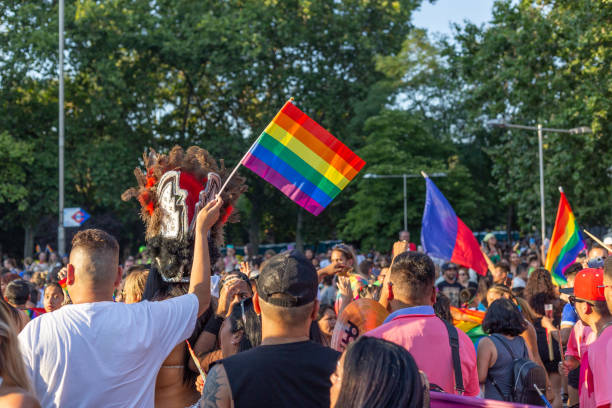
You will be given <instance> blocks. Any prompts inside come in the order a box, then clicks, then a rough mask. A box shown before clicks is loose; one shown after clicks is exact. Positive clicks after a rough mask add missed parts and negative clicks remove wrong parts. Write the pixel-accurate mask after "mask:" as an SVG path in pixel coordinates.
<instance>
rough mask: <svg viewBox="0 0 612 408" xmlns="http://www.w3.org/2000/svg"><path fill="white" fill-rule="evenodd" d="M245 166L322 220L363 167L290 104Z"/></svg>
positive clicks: (339, 144) (333, 139) (258, 141)
mask: <svg viewBox="0 0 612 408" xmlns="http://www.w3.org/2000/svg"><path fill="white" fill-rule="evenodd" d="M241 164H242V165H244V166H245V167H247V168H249V169H250V170H252V171H253V172H255V173H256V174H257V175H259V176H260V177H262V178H263V179H264V180H266V181H267V182H269V183H271V184H272V185H273V186H274V187H276V188H278V189H279V190H280V191H281V192H282V193H283V194H285V195H286V196H287V197H289V198H290V199H291V200H293V201H294V202H295V203H297V204H298V205H300V206H302V207H304V208H305V209H306V210H307V211H309V212H310V213H312V214H314V215H319V214H320V213H321V211H323V210H324V209H325V207H327V205H328V204H329V203H330V202H331V201H332V200H333V199H334V198H335V197H336V196H337V195H338V194H339V193H340V191H342V189H344V187H346V185H347V184H348V183H349V182H350V181H351V180H352V179H353V178H354V177H355V176H356V175H357V173H358V172H359V171H360V170H361V169H362V168H363V166H364V165H365V162H364V161H363V160H362V159H361V158H360V157H359V156H357V155H356V154H355V153H353V151H351V150H350V149H349V148H348V147H346V146H345V145H344V144H343V143H342V142H341V141H339V140H338V139H336V138H335V137H334V136H333V135H332V134H331V133H329V132H328V131H327V130H325V129H324V128H323V127H322V126H321V125H319V124H318V123H317V122H315V121H314V120H312V119H311V118H310V117H308V115H306V114H305V113H304V112H302V111H301V110H300V109H298V108H297V107H296V106H295V105H294V104H293V103H292V102H291V100H289V101H287V103H286V104H285V106H283V108H282V109H281V110H280V111H279V112H278V113H277V114H276V116H275V117H274V119H273V120H272V122H270V124H269V125H268V126H267V127H266V129H265V130H264V131H263V132H262V133H261V135H260V136H259V138H258V139H257V141H256V142H255V143H254V144H253V146H252V147H251V148H250V149H249V151H248V152H247V154H246V155H245V156H244V158H243V159H242V161H241Z"/></svg>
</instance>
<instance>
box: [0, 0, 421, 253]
mask: <svg viewBox="0 0 612 408" xmlns="http://www.w3.org/2000/svg"><path fill="white" fill-rule="evenodd" d="M419 3H420V1H418V0H402V1H386V0H377V1H363V0H348V1H343V2H337V1H333V0H324V1H306V0H300V1H298V0H291V1H274V0H258V1H243V0H228V1H218V0H214V1H212V0H209V1H198V2H193V1H183V0H181V1H175V0H173V1H168V0H161V1H155V2H150V1H145V0H137V1H133V0H129V1H128V0H112V1H104V2H100V1H93V0H78V1H75V2H68V3H67V4H66V13H65V15H66V23H65V24H66V30H65V31H66V157H67V166H66V178H67V181H66V194H67V199H66V202H67V205H82V206H84V207H86V208H87V209H88V210H90V211H91V212H92V213H93V214H94V215H96V214H112V215H113V216H114V217H116V218H118V219H119V220H121V222H122V223H124V224H125V225H126V227H127V228H125V231H123V232H122V234H125V235H126V237H127V238H130V239H134V238H137V237H138V235H139V234H134V232H133V231H136V230H137V229H138V227H137V220H136V213H137V208H136V207H137V205H136V204H135V203H129V204H122V203H121V202H120V200H119V196H120V194H121V192H122V191H123V190H124V189H125V188H127V187H129V186H131V185H133V184H134V180H133V177H132V171H131V170H132V168H133V167H135V166H136V165H138V164H139V162H138V161H137V158H138V157H139V156H140V154H141V153H142V152H143V150H144V149H145V148H147V147H153V148H155V149H157V150H161V151H164V150H167V149H169V148H170V147H171V146H173V145H174V144H180V145H183V146H188V145H191V144H198V145H201V146H203V147H205V148H207V149H208V150H209V151H211V153H212V154H213V155H214V156H215V157H223V158H225V159H226V160H227V164H228V165H230V166H231V165H234V164H235V163H236V162H237V161H238V160H239V158H240V157H241V155H242V154H243V153H244V151H245V150H246V149H247V147H248V146H249V144H250V143H251V142H252V141H253V140H254V138H255V137H256V136H257V135H258V134H259V132H261V130H262V129H263V128H264V127H265V125H266V124H267V122H268V121H269V120H270V119H271V118H272V117H273V115H274V114H275V113H276V111H277V110H278V109H279V108H280V107H281V106H282V104H283V103H284V102H285V101H286V100H287V99H288V98H289V97H290V96H293V97H295V98H296V101H297V103H298V105H299V106H300V107H302V108H303V109H304V110H305V111H306V112H307V113H308V114H310V115H311V116H312V117H313V118H314V119H315V120H317V121H319V122H320V123H321V124H322V125H324V126H325V127H327V128H328V129H330V131H332V133H334V134H335V135H336V136H337V137H338V138H340V139H341V140H343V141H344V142H346V143H347V144H348V145H350V146H351V147H359V146H360V145H361V144H362V143H363V138H362V137H361V136H360V135H361V133H360V132H359V131H360V130H361V127H362V125H363V122H364V121H365V119H366V118H367V117H368V116H369V115H370V114H372V112H377V111H378V110H379V109H380V107H381V106H382V104H383V103H384V102H385V99H384V98H381V97H376V96H375V95H374V96H373V94H376V93H377V92H378V91H377V92H373V90H372V88H373V86H375V85H376V84H377V83H378V81H379V80H380V79H381V78H382V77H383V75H382V74H381V73H379V72H377V71H376V70H375V61H374V56H375V55H378V54H384V53H393V52H396V51H398V50H399V48H400V46H401V42H402V41H403V38H404V37H405V36H406V34H407V33H408V32H409V30H410V28H411V27H410V22H409V21H410V14H411V12H412V11H413V10H414V9H415V8H416V7H417V6H418V5H419ZM57 12H58V10H57V3H56V2H49V1H46V2H5V3H2V4H1V5H0V15H1V16H2V17H0V26H2V27H4V28H5V29H6V31H5V32H4V33H3V35H2V36H3V38H2V39H3V40H6V41H4V42H2V44H1V45H0V55H2V57H3V62H2V67H3V68H4V70H3V72H2V74H1V75H2V81H3V91H6V92H15V91H16V90H18V89H19V87H20V86H22V84H23V83H25V82H28V81H30V82H32V83H33V84H34V85H35V86H36V88H37V89H40V90H43V91H45V92H46V93H47V95H48V96H49V98H48V99H47V100H45V104H44V111H45V116H44V118H42V119H41V120H40V121H39V122H37V126H39V127H40V128H41V132H38V133H37V134H36V135H37V136H36V137H35V141H36V143H40V144H41V145H42V143H43V139H44V140H45V143H46V142H47V141H48V140H51V141H52V140H53V138H54V132H53V127H54V125H55V124H56V117H57V115H56V113H55V112H56V110H54V109H56V108H55V107H54V106H53V104H54V103H56V100H54V99H55V95H56V94H57V93H56V91H57V84H56V79H55V77H56V67H57V65H56V64H57V51H56V46H57ZM9 33H10V34H9ZM378 93H380V92H378ZM22 105H23V104H19V103H18V104H16V105H14V108H15V110H18V111H21V113H20V116H19V118H20V119H21V120H22V121H28V119H29V117H28V115H27V114H26V113H25V112H23V106H22ZM7 109H8V108H7ZM5 112H6V111H4V110H3V111H2V113H3V114H4V113H5ZM49 113H52V114H51V115H49ZM3 128H5V127H3V126H0V129H3ZM6 128H7V129H9V127H6ZM42 130H45V131H46V132H47V133H48V134H49V137H46V138H43V136H42ZM49 147H50V146H49ZM35 150H38V146H36V147H35ZM45 151H48V152H50V153H51V152H54V151H55V152H56V151H57V149H56V148H48V149H45ZM54 161H55V159H54V157H52V158H51V160H48V161H47V163H49V164H51V165H52V167H53V164H54ZM35 162H38V158H35ZM53 173H54V169H53V168H51V172H50V174H47V176H48V177H47V178H48V179H56V178H57V177H56V176H54V174H53ZM242 173H243V174H247V175H248V182H249V184H250V186H251V189H250V190H249V192H248V194H247V199H248V201H249V203H248V205H244V206H243V207H244V208H245V209H247V210H248V211H249V214H243V223H242V224H241V226H239V227H237V228H230V229H229V233H230V235H231V236H232V237H233V238H234V239H235V238H238V240H243V241H247V240H249V239H250V240H252V241H255V242H257V241H259V239H260V238H263V239H267V238H268V239H275V240H280V241H282V240H290V239H294V238H295V220H296V219H297V214H298V208H297V207H296V206H295V205H294V204H292V203H291V202H290V201H289V200H288V199H286V198H285V197H284V196H282V194H281V193H279V192H278V191H276V190H275V189H273V188H271V187H270V186H269V185H267V183H265V182H263V181H262V180H260V179H259V178H258V177H256V176H254V175H252V174H250V173H249V172H248V171H246V170H244V171H243V172H242ZM32 183H34V182H33V181H32ZM47 185H48V186H49V187H51V188H53V187H54V186H53V183H48V184H47ZM55 195H56V194H52V195H51V196H52V197H55ZM49 202H50V203H51V201H50V200H49ZM344 205H346V204H344ZM342 206H343V203H342V202H337V203H334V206H333V207H331V208H329V209H328V211H327V214H326V215H325V216H323V217H320V218H318V219H317V224H318V225H319V226H320V227H318V228H322V229H323V230H324V233H325V234H326V235H330V234H333V231H334V226H333V225H334V224H333V223H331V222H330V223H326V222H325V221H323V222H322V221H321V220H323V219H324V218H326V217H327V218H329V217H332V216H334V214H337V211H342ZM55 207H56V206H55V205H50V210H49V211H45V212H43V213H50V212H51V213H52V212H54V208H55ZM39 214H40V213H39ZM312 220H313V219H312V217H310V216H309V215H306V216H305V228H304V233H305V234H306V235H309V234H311V233H312V231H318V232H321V231H322V230H321V229H318V228H311V225H312V223H311V221H312ZM140 229H142V228H140ZM249 230H250V231H249ZM260 231H263V232H262V236H260ZM249 232H250V233H249Z"/></svg>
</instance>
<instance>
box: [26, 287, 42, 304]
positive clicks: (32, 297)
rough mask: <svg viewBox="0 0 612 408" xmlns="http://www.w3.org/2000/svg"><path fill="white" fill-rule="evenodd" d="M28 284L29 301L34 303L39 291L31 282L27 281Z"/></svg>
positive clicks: (38, 297) (36, 300)
mask: <svg viewBox="0 0 612 408" xmlns="http://www.w3.org/2000/svg"><path fill="white" fill-rule="evenodd" d="M28 286H29V287H30V302H32V303H34V305H36V304H37V303H38V300H39V299H40V292H39V291H38V288H37V287H36V285H35V284H33V283H32V282H28Z"/></svg>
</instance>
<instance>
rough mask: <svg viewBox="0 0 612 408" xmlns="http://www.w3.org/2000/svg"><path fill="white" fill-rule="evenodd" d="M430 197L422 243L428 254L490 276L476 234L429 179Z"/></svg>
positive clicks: (427, 203)
mask: <svg viewBox="0 0 612 408" xmlns="http://www.w3.org/2000/svg"><path fill="white" fill-rule="evenodd" d="M425 181H426V183H427V198H426V199H425V212H424V213H423V223H422V228H421V244H422V245H423V248H424V249H425V252H426V253H428V254H430V255H433V256H435V257H437V258H440V259H448V260H450V261H451V262H454V263H456V264H459V265H463V266H467V267H469V268H472V269H473V270H475V271H476V272H477V273H478V274H480V275H486V274H487V269H488V268H487V262H486V261H485V258H484V256H483V255H482V252H481V250H480V246H479V245H478V241H476V237H474V234H473V233H472V231H471V230H470V229H469V228H468V227H467V225H465V224H464V223H463V221H461V218H459V217H457V214H455V211H454V210H453V207H451V205H450V204H449V203H448V200H446V197H444V195H443V194H442V193H441V192H440V190H438V187H436V185H435V184H434V182H433V181H431V179H430V178H429V177H426V178H425Z"/></svg>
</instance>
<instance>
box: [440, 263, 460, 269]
mask: <svg viewBox="0 0 612 408" xmlns="http://www.w3.org/2000/svg"><path fill="white" fill-rule="evenodd" d="M449 269H458V268H457V264H454V263H452V262H444V264H443V265H442V271H447V270H449Z"/></svg>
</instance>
